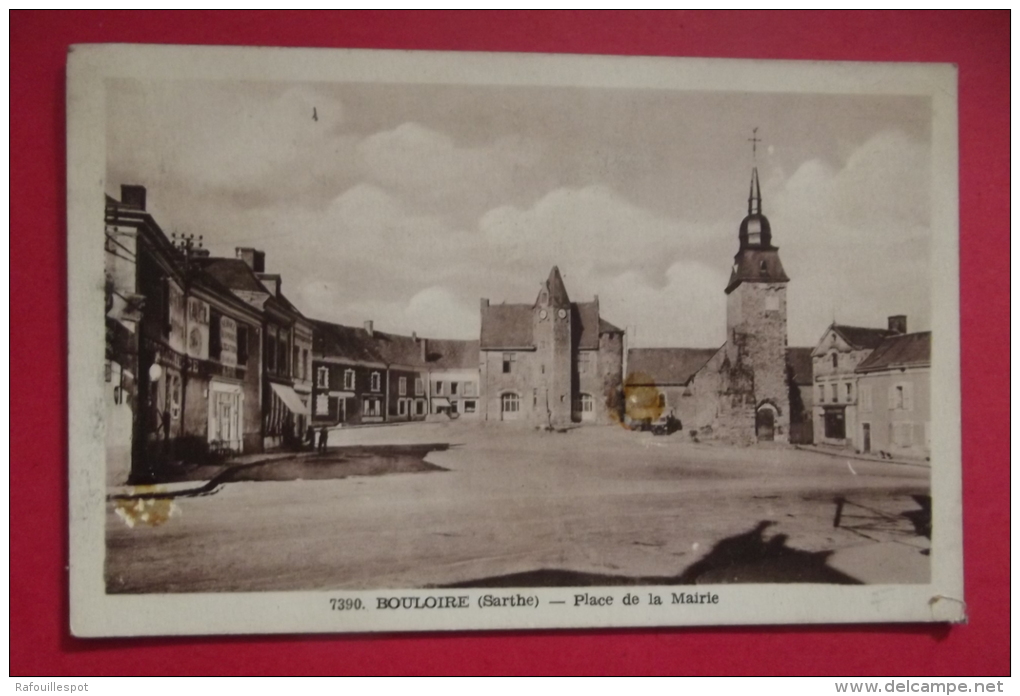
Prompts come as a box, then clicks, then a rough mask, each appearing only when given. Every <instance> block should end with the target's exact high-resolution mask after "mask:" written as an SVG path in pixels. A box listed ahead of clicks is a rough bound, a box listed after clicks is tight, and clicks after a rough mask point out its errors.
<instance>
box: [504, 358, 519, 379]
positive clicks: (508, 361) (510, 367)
mask: <svg viewBox="0 0 1020 696" xmlns="http://www.w3.org/2000/svg"><path fill="white" fill-rule="evenodd" d="M515 362H517V356H516V355H515V354H514V353H503V374H504V375H508V374H510V373H511V372H513V371H514V363H515Z"/></svg>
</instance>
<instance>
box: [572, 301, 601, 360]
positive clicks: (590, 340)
mask: <svg viewBox="0 0 1020 696" xmlns="http://www.w3.org/2000/svg"><path fill="white" fill-rule="evenodd" d="M570 308H571V309H572V310H573V314H574V316H573V320H574V322H575V324H576V326H577V331H578V339H577V347H578V348H579V349H580V350H597V349H598V347H599V333H601V321H600V317H599V306H598V305H597V304H596V303H594V302H575V303H573V304H572V305H571V306H570Z"/></svg>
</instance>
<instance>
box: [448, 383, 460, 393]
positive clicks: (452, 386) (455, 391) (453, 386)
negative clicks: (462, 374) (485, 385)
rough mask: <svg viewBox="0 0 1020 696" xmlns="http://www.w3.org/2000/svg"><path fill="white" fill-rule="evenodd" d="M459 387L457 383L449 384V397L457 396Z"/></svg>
mask: <svg viewBox="0 0 1020 696" xmlns="http://www.w3.org/2000/svg"><path fill="white" fill-rule="evenodd" d="M459 386H460V384H458V383H457V382H450V396H457V387H459Z"/></svg>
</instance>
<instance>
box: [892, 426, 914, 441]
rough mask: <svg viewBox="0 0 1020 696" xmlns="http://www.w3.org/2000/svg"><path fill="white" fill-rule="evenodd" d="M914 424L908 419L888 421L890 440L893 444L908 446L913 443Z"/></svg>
mask: <svg viewBox="0 0 1020 696" xmlns="http://www.w3.org/2000/svg"><path fill="white" fill-rule="evenodd" d="M913 426H914V424H913V423H911V422H909V421H901V422H898V423H890V424H889V429H890V430H891V433H890V435H891V438H890V439H891V440H892V443H893V444H894V445H898V446H900V447H910V446H911V445H913V444H914V427H913Z"/></svg>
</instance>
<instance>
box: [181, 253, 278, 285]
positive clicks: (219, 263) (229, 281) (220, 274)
mask: <svg viewBox="0 0 1020 696" xmlns="http://www.w3.org/2000/svg"><path fill="white" fill-rule="evenodd" d="M195 262H196V263H198V264H199V265H200V266H201V267H202V269H203V270H204V271H205V272H206V273H208V274H209V275H211V276H212V277H213V278H215V279H216V280H218V281H219V282H220V283H222V284H223V285H225V286H226V287H228V288H230V289H231V290H244V291H246V292H264V293H267V294H269V291H268V290H267V289H266V287H265V286H264V285H263V284H262V283H261V282H259V279H258V278H257V277H255V273H254V272H253V271H252V270H251V268H250V267H249V266H248V264H246V263H245V262H244V261H243V260H241V259H229V258H197V259H195Z"/></svg>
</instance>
